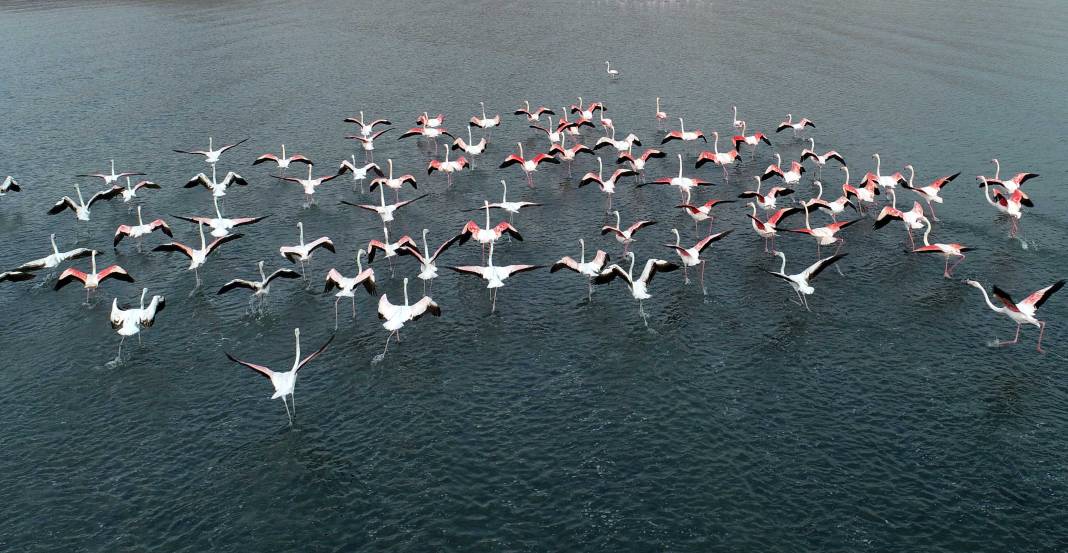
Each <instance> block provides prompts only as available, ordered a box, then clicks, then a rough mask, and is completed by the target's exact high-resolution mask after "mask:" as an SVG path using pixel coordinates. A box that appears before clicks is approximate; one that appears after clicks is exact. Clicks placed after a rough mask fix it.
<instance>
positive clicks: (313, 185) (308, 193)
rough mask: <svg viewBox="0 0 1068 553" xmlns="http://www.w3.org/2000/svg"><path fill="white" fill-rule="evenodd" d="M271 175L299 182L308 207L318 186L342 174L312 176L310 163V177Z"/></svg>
mask: <svg viewBox="0 0 1068 553" xmlns="http://www.w3.org/2000/svg"><path fill="white" fill-rule="evenodd" d="M271 176H272V177H274V178H276V179H278V180H282V181H286V182H292V183H295V184H299V185H300V186H301V188H302V189H303V190H304V197H305V199H306V203H305V207H307V206H308V205H311V202H312V201H313V199H314V197H315V190H316V189H317V188H319V187H320V186H322V185H324V184H326V183H328V182H330V181H332V180H334V179H336V178H338V177H339V176H341V172H340V171H339V172H337V173H334V174H332V175H323V176H321V177H312V166H311V165H309V166H308V178H305V179H302V178H298V177H281V176H278V175H271Z"/></svg>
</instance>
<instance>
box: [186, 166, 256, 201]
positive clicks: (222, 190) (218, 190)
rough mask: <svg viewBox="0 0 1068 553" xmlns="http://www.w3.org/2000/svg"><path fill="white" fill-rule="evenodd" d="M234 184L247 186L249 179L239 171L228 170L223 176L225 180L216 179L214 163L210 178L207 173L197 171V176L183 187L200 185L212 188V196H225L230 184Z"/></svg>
mask: <svg viewBox="0 0 1068 553" xmlns="http://www.w3.org/2000/svg"><path fill="white" fill-rule="evenodd" d="M234 184H237V185H240V186H246V185H248V181H247V180H245V179H244V177H242V176H241V175H239V174H237V173H235V172H233V171H227V172H226V176H225V177H223V180H221V181H220V180H216V179H215V164H212V166H211V179H210V180H209V179H208V176H207V175H205V174H204V173H197V175H196V176H195V177H193V178H191V179H189V182H187V183H185V185H184V186H183V188H193V187H195V186H197V185H200V186H203V187H204V188H207V189H208V190H210V191H211V194H212V196H215V197H217V198H220V197H222V196H225V195H226V189H227V188H228V187H229V186H230V185H234Z"/></svg>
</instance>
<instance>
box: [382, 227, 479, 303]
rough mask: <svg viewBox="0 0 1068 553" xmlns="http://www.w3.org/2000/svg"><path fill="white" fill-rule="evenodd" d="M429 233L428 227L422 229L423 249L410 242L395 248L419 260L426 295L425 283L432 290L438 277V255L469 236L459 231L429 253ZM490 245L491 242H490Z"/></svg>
mask: <svg viewBox="0 0 1068 553" xmlns="http://www.w3.org/2000/svg"><path fill="white" fill-rule="evenodd" d="M429 233H430V229H423V251H419V248H418V247H416V246H415V245H414V242H413V243H412V244H405V245H404V246H401V247H400V249H398V250H397V255H410V256H412V257H414V258H415V259H416V261H418V262H419V279H420V280H422V281H423V294H424V295H426V288H427V286H426V285H427V283H428V282H429V283H430V290H431V292H433V290H434V279H435V278H437V277H438V266H437V260H438V256H440V255H441V254H442V253H444V252H445V250H447V249H449V247H450V246H452V245H453V244H455V243H456V242H457V241H459V242H460V245H463V244H464V243H465V242H467V239H468V238H470V236H471V235H470V234H466V233H461V234H457V235H455V236H453V237H452V238H449V239H448V240H446V241H445V242H443V243H442V244H441V245H440V246H438V249H436V250H434V253H430V246H429V245H428V244H427V242H426V235H427V234H429ZM490 245H492V242H491V243H490Z"/></svg>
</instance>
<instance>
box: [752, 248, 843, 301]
mask: <svg viewBox="0 0 1068 553" xmlns="http://www.w3.org/2000/svg"><path fill="white" fill-rule="evenodd" d="M775 255H777V256H779V257H780V258H782V267H780V268H779V270H778V271H769V270H767V269H764V272H766V273H768V274H770V275H772V276H776V277H779V278H781V279H783V280H785V281H786V282H787V283H788V284H789V285H790V288H793V290H794V293H795V294H797V299H798V300H800V301H799V304H800V305H802V306H804V308H805V309H806V310H808V311H812V309H810V308H809V306H808V299H806V297H805V296H810V295H812V294H813V293H815V292H816V289H815V288H813V287H812V281H813V280H815V278H816V277H817V276H819V274H820V273H821V272H823V270H824V269H826V268H827V267H830V266H831V265H833V264H834V263H836V262H838V260H839V259H842V258H843V257H845V256H846V255H848V254H844V253H843V254H835V255H832V256H830V257H825V258H823V259H820V260H819V261H817V262H815V263H813V264H812V265H809V266H808V268H807V269H805V270H804V271H801V272H800V273H796V274H792V275H791V274H787V273H786V254H784V253H782V252H780V251H777V252H775Z"/></svg>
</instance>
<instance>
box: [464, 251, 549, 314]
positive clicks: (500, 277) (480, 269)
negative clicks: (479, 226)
mask: <svg viewBox="0 0 1068 553" xmlns="http://www.w3.org/2000/svg"><path fill="white" fill-rule="evenodd" d="M541 267H542V266H541V265H501V266H500V267H497V266H495V265H494V264H493V242H490V247H489V257H488V258H486V265H485V266H480V265H460V266H457V267H449V268H450V269H452V270H453V271H456V272H458V273H461V274H469V275H475V276H478V277H479V278H481V279H482V280H485V281H486V288H488V289H489V290H490V296H491V298H492V300H493V305H492V307H491V308H490V313H493V312H495V311H496V310H497V289H498V288H501V287H503V286H504V281H505V280H507V279H508V277H510V276H512V275H515V274H519V273H523V272H526V271H533V270H535V269H540V268H541Z"/></svg>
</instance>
